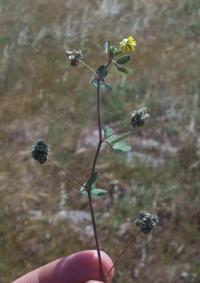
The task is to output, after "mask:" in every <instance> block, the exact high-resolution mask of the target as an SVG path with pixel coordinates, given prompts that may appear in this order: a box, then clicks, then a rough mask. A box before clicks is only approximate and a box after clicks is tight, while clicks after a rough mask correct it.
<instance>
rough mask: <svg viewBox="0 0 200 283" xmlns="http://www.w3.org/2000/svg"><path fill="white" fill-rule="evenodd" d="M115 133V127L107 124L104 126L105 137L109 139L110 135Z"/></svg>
mask: <svg viewBox="0 0 200 283" xmlns="http://www.w3.org/2000/svg"><path fill="white" fill-rule="evenodd" d="M112 134H113V129H112V128H110V127H108V126H106V127H105V128H104V138H105V139H107V138H108V137H109V136H111V135H112Z"/></svg>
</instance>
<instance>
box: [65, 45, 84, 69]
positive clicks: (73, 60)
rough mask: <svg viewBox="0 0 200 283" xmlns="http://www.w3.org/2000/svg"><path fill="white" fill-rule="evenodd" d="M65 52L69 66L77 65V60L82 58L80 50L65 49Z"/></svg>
mask: <svg viewBox="0 0 200 283" xmlns="http://www.w3.org/2000/svg"><path fill="white" fill-rule="evenodd" d="M66 53H67V56H68V59H69V62H70V65H71V66H77V65H78V63H79V60H81V59H82V52H81V50H80V49H79V50H75V49H74V50H72V51H70V50H67V51H66Z"/></svg>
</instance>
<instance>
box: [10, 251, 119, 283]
mask: <svg viewBox="0 0 200 283" xmlns="http://www.w3.org/2000/svg"><path fill="white" fill-rule="evenodd" d="M101 257H102V264H103V270H104V271H105V274H107V275H108V274H109V271H110V269H111V267H112V266H113V262H112V260H111V259H110V257H109V256H108V255H107V254H106V253H104V252H101ZM113 275H114V271H113V270H112V272H111V273H110V274H109V277H108V280H107V283H110V282H111V280H112V277H113ZM100 280H101V275H100V272H99V261H98V257H97V252H96V250H90V251H81V252H78V253H75V254H72V255H70V256H67V257H64V258H61V259H57V260H55V261H52V262H51V263H49V264H47V265H44V266H42V267H39V268H37V269H35V270H34V271H31V272H30V273H27V274H25V275H24V276H22V277H20V278H19V279H17V280H15V281H14V282H13V283H86V282H87V281H93V282H94V281H98V282H99V281H100ZM100 282H101V281H100Z"/></svg>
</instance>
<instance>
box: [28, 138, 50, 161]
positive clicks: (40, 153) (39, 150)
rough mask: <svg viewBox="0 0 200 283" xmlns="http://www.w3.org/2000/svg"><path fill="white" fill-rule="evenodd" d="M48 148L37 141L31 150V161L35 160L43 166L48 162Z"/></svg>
mask: <svg viewBox="0 0 200 283" xmlns="http://www.w3.org/2000/svg"><path fill="white" fill-rule="evenodd" d="M49 150H50V146H49V145H48V144H46V143H45V142H44V141H43V140H38V141H37V142H36V143H35V144H34V145H33V146H32V150H31V154H32V157H33V159H35V160H37V161H38V162H39V163H40V164H44V163H45V162H46V161H47V160H48V154H49Z"/></svg>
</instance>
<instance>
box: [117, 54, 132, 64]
mask: <svg viewBox="0 0 200 283" xmlns="http://www.w3.org/2000/svg"><path fill="white" fill-rule="evenodd" d="M130 58H131V57H130V56H129V55H124V56H122V57H120V58H118V59H117V60H116V62H117V64H120V65H123V64H126V63H128V61H129V60H130Z"/></svg>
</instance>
